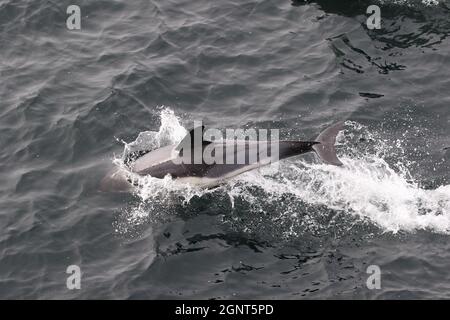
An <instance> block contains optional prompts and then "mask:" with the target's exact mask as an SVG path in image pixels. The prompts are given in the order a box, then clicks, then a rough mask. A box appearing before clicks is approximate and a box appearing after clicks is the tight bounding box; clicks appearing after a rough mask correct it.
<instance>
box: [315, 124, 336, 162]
mask: <svg viewBox="0 0 450 320" xmlns="http://www.w3.org/2000/svg"><path fill="white" fill-rule="evenodd" d="M343 128H344V121H340V122H338V123H335V124H334V125H332V126H331V127H328V128H327V129H325V130H324V131H322V133H320V134H319V136H318V137H317V139H316V141H317V142H319V143H318V144H315V145H313V146H312V148H313V150H314V151H315V152H316V153H317V155H318V156H319V158H320V160H322V161H323V162H324V163H327V164H332V165H335V166H342V165H343V164H342V162H341V161H340V160H339V158H338V157H337V155H336V149H335V148H334V144H335V142H336V136H337V134H338V133H339V131H341V130H342V129H343Z"/></svg>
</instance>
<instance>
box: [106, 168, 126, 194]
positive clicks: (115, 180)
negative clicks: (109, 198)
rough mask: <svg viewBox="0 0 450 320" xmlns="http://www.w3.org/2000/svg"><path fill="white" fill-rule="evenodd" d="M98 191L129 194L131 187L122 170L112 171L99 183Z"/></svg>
mask: <svg viewBox="0 0 450 320" xmlns="http://www.w3.org/2000/svg"><path fill="white" fill-rule="evenodd" d="M99 189H100V191H103V192H130V191H132V190H133V185H132V184H131V183H130V181H129V179H128V177H127V175H126V173H125V171H124V170H123V169H117V168H116V169H113V170H111V171H109V172H108V173H107V174H106V176H105V177H104V178H103V179H102V180H101V181H100V186H99Z"/></svg>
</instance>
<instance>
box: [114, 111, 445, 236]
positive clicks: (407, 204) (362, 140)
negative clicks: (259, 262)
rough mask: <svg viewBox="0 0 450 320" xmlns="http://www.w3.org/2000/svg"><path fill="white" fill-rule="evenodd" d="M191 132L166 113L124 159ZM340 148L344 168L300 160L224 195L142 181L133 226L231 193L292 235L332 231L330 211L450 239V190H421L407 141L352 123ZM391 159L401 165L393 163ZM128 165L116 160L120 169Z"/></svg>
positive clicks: (225, 189)
mask: <svg viewBox="0 0 450 320" xmlns="http://www.w3.org/2000/svg"><path fill="white" fill-rule="evenodd" d="M185 134H186V130H185V129H184V128H183V127H182V126H181V124H180V119H178V118H177V117H176V116H175V114H174V113H173V111H172V110H170V109H168V108H165V109H162V111H161V127H160V129H159V131H158V132H152V131H147V132H143V133H141V134H139V136H138V138H137V139H136V140H135V141H133V142H131V143H130V144H126V145H125V148H124V155H123V158H124V157H125V156H126V154H127V153H128V152H130V151H135V150H139V149H142V148H157V147H160V146H163V145H167V144H172V143H176V142H178V141H180V140H181V139H182V138H183V136H184V135H185ZM337 148H338V153H339V156H340V159H341V160H342V162H343V163H344V166H343V167H335V166H329V165H324V164H320V163H316V162H314V159H304V158H292V159H287V160H283V161H281V162H280V164H279V166H277V167H276V169H277V170H274V169H273V168H272V167H270V166H269V167H264V168H261V169H258V170H254V171H251V172H247V173H245V174H242V175H240V176H238V177H236V178H234V179H233V180H231V181H230V182H229V183H228V184H226V185H224V186H222V187H220V188H219V189H216V190H204V189H199V188H196V187H194V186H189V185H186V184H181V183H179V182H177V181H176V180H172V179H170V178H169V177H166V178H165V179H156V178H152V177H136V179H138V185H139V187H137V189H136V195H137V197H138V198H139V205H137V206H136V207H133V208H132V209H129V210H127V221H126V223H129V224H131V225H133V224H140V223H142V222H143V221H148V220H152V219H157V218H158V217H159V218H160V217H167V216H170V215H171V214H176V210H175V208H176V207H177V206H179V205H181V206H189V203H190V201H191V199H192V198H194V197H199V198H201V197H203V196H205V195H207V194H213V193H217V192H218V193H222V194H223V193H225V194H227V195H228V197H225V198H228V199H230V201H231V205H232V206H231V210H234V209H233V208H234V203H235V201H236V200H239V201H240V202H245V203H246V204H247V205H248V207H249V208H250V209H251V214H253V215H265V216H267V215H270V216H271V219H268V220H264V221H266V222H265V223H273V222H275V221H277V223H278V222H280V221H282V222H283V223H288V224H289V225H290V230H288V231H289V233H290V234H291V235H292V234H298V232H296V231H295V230H292V228H293V225H298V223H301V224H305V223H307V225H308V228H310V229H311V228H318V227H325V228H326V227H327V226H319V225H318V224H320V223H322V222H321V221H322V220H321V216H322V215H324V214H329V211H330V210H331V211H334V212H343V213H344V214H346V215H348V216H351V217H352V218H357V219H360V220H361V221H367V220H369V221H370V222H371V223H373V224H375V225H376V226H378V227H379V228H381V229H382V230H384V231H386V232H393V233H396V232H398V231H407V232H413V231H416V230H430V231H433V232H438V233H446V234H448V233H450V185H443V186H440V187H438V188H437V189H433V190H427V189H423V188H421V187H420V185H419V184H418V183H417V182H416V181H415V180H414V179H413V177H412V175H411V173H410V172H409V170H408V166H409V162H408V161H407V160H406V159H403V158H402V157H404V154H405V152H404V150H403V149H402V143H401V139H396V140H395V141H389V140H386V139H382V138H381V137H380V136H379V134H377V133H376V132H375V133H374V132H371V131H370V130H369V129H368V128H367V127H365V126H363V125H361V124H359V123H357V122H353V121H347V122H346V129H345V131H344V132H342V133H341V134H340V135H339V136H338V141H337ZM123 158H122V159H123ZM391 158H395V161H394V162H392V161H387V160H386V159H391ZM307 160H309V161H307ZM120 161H121V159H116V163H119V164H120ZM222 201H224V200H223V199H222ZM305 208H307V211H308V212H307V214H304V211H305ZM314 208H316V209H317V210H314ZM236 214H239V213H238V212H236ZM294 222H295V223H294ZM247 227H251V226H246V227H245V228H247Z"/></svg>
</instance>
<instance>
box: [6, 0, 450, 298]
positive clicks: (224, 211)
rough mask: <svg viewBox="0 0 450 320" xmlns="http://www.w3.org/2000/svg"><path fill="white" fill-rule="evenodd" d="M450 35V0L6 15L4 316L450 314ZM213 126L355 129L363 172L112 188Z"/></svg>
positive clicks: (306, 134)
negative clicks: (78, 312) (307, 307)
mask: <svg viewBox="0 0 450 320" xmlns="http://www.w3.org/2000/svg"><path fill="white" fill-rule="evenodd" d="M71 4H76V5H78V6H79V7H80V9H81V29H80V30H69V29H68V28H67V27H66V20H67V18H68V17H69V14H67V13H66V9H67V7H68V6H69V5H71ZM372 4H376V5H378V6H379V8H380V13H381V29H379V30H377V29H373V30H370V29H368V27H367V25H366V20H367V18H368V16H369V14H366V9H367V7H368V6H369V5H372ZM449 36H450V2H449V1H448V0H446V1H444V0H439V1H421V0H417V1H414V0H407V1H406V0H405V1H387V0H385V1H377V0H371V1H362V0H361V1H335V0H324V1H320V0H317V1H300V0H295V1H287V0H284V1H275V0H261V1H247V0H241V1H238V0H236V1H221V2H219V1H214V2H213V1H205V0H198V1H188V0H177V1H141V0H136V1H116V0H108V1H105V0H95V1H93V0H91V1H87V0H78V1H76V3H75V1H66V0H61V1H45V0H42V1H31V0H0V147H1V148H0V177H1V182H2V183H1V184H0V298H1V299H97V298H98V299H100V298H101V299H407V298H414V299H415V298H418V299H430V298H447V299H448V298H450V272H449V270H450V148H449V147H450V138H449V137H450V116H449V114H450V112H449V111H450V110H449V108H450V76H449V74H450V38H449ZM194 120H202V121H203V122H204V124H205V125H207V126H209V127H213V128H218V129H221V130H222V129H226V128H269V129H279V130H280V136H281V138H284V139H310V138H311V137H315V136H317V134H318V133H319V132H320V131H321V130H323V129H324V128H326V127H327V126H329V125H330V124H332V123H334V122H336V121H339V120H345V121H346V122H345V130H344V131H343V132H342V133H341V134H340V135H339V136H338V141H337V152H338V155H339V157H340V158H341V160H342V162H343V163H344V166H343V167H333V166H328V165H324V164H321V163H320V161H319V160H318V159H316V158H315V157H314V155H311V154H308V155H304V156H299V157H294V158H290V159H287V160H284V161H282V162H281V163H280V165H279V167H278V169H277V170H273V168H272V167H267V168H262V169H260V170H255V171H252V172H248V173H246V174H243V175H241V176H239V177H237V178H235V179H233V180H231V181H230V182H229V183H228V184H225V185H223V186H221V187H219V188H216V189H212V190H201V189H198V188H195V187H190V186H187V185H180V184H177V183H176V182H173V181H171V180H170V179H163V180H158V179H153V178H142V183H141V184H140V186H139V187H138V188H137V189H136V191H135V192H134V193H131V194H127V193H121V194H111V193H104V192H100V191H99V182H100V180H101V179H102V177H103V176H104V175H105V173H106V172H107V171H108V170H110V169H111V168H113V167H114V166H120V165H121V163H122V162H123V157H124V156H125V155H126V153H127V150H130V148H145V147H148V146H151V147H154V148H156V147H158V146H163V145H167V144H171V143H176V142H177V141H179V140H180V139H181V138H182V137H183V135H184V134H185V133H186V129H189V128H190V127H191V126H192V123H193V121H194ZM71 265H76V266H78V267H79V268H80V270H81V281H80V284H81V288H80V289H74V290H70V289H69V288H68V287H67V279H68V277H69V276H70V274H68V273H67V268H68V267H69V266H71ZM369 266H375V268H376V267H379V269H380V271H381V275H380V281H381V282H380V288H379V289H377V288H373V286H372V287H371V286H370V285H369V286H368V285H367V281H368V278H369V276H371V273H370V272H369V273H368V271H370V270H373V269H371V268H369ZM372 268H373V267H372ZM368 269H369V270H368ZM369 280H370V279H369Z"/></svg>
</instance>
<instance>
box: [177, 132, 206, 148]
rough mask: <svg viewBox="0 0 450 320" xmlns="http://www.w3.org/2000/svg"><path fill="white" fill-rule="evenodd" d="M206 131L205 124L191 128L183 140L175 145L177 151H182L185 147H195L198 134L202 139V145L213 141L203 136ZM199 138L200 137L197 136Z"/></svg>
mask: <svg viewBox="0 0 450 320" xmlns="http://www.w3.org/2000/svg"><path fill="white" fill-rule="evenodd" d="M204 131H205V126H199V127H195V128H193V129H191V130H190V131H189V132H188V134H187V135H186V136H185V137H184V138H183V140H181V141H180V143H178V145H177V146H176V147H175V150H176V151H180V150H181V149H183V148H186V147H188V148H190V149H194V147H195V146H196V145H195V142H194V141H195V137H196V135H197V137H200V138H201V139H202V140H201V141H202V143H201V144H202V146H206V145H208V144H210V143H211V141H208V140H205V139H204V138H203V133H204ZM197 139H198V138H197Z"/></svg>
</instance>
